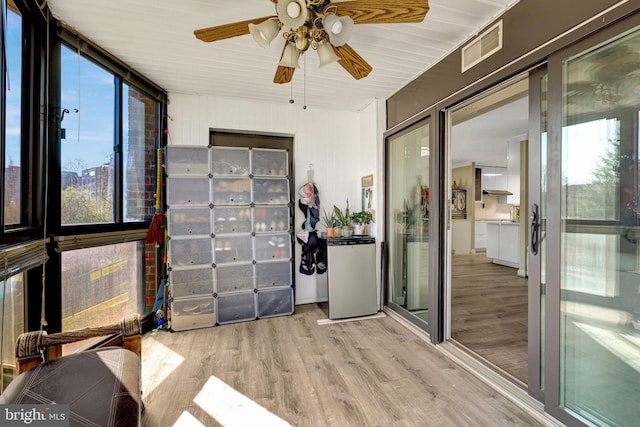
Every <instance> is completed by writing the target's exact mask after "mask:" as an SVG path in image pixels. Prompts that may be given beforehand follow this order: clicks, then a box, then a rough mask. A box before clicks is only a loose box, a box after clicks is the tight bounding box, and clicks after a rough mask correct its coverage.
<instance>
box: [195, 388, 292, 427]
mask: <svg viewBox="0 0 640 427" xmlns="http://www.w3.org/2000/svg"><path fill="white" fill-rule="evenodd" d="M193 401H194V402H195V403H196V404H197V405H198V406H200V407H201V408H202V409H204V410H205V411H206V412H207V413H208V414H209V415H211V416H212V417H213V418H215V420H216V421H218V422H219V423H220V424H222V425H223V426H225V427H246V426H251V425H259V426H260V427H291V424H289V423H288V422H286V421H285V420H283V419H282V418H279V417H278V416H276V415H274V414H272V413H271V412H269V411H268V410H266V409H265V408H263V407H262V406H260V405H258V404H257V403H256V402H254V401H253V400H251V399H249V398H248V397H246V396H245V395H243V394H242V393H239V392H237V391H236V390H234V389H233V388H231V387H230V386H229V385H227V384H225V383H224V382H222V381H220V380H219V379H218V378H216V377H214V376H212V377H210V378H209V380H207V383H206V384H205V385H204V387H202V390H200V392H199V393H198V395H197V396H196V398H195V399H194V400H193Z"/></svg>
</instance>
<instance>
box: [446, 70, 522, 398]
mask: <svg viewBox="0 0 640 427" xmlns="http://www.w3.org/2000/svg"><path fill="white" fill-rule="evenodd" d="M448 118H449V120H448V122H449V124H450V128H449V144H450V145H449V147H450V150H449V158H450V163H449V164H450V174H449V183H450V191H451V199H450V200H451V204H450V232H449V249H450V250H449V251H448V253H449V254H450V255H449V256H450V259H449V262H448V263H447V265H449V266H450V274H449V276H448V277H449V300H450V311H449V314H450V316H449V328H448V330H449V338H450V339H451V340H452V341H453V342H455V343H457V344H459V345H460V346H462V347H463V348H465V349H467V350H469V351H470V352H472V353H473V354H474V355H475V356H478V357H480V358H481V359H483V360H484V361H485V362H486V363H488V364H490V365H492V366H493V367H494V368H495V369H496V370H498V371H499V372H501V373H502V374H504V375H505V376H507V377H509V378H510V379H512V380H513V381H514V382H517V383H519V384H521V385H522V387H526V385H527V383H528V378H527V377H528V328H527V322H528V301H527V298H528V295H527V254H526V250H527V232H526V226H527V223H526V215H525V214H524V213H523V214H522V215H521V214H520V206H521V205H522V206H525V207H526V206H527V185H526V184H527V182H526V181H527V180H526V177H527V147H528V141H527V140H528V129H529V79H528V78H526V76H522V77H520V78H519V79H515V80H512V81H510V82H509V83H508V84H504V85H501V86H500V87H498V88H494V89H492V90H490V91H489V92H487V93H485V94H482V95H481V96H479V97H476V98H474V99H473V100H470V101H468V102H465V103H464V104H462V105H460V106H457V107H455V108H453V109H452V110H451V111H450V112H449V114H448ZM523 212H526V211H523Z"/></svg>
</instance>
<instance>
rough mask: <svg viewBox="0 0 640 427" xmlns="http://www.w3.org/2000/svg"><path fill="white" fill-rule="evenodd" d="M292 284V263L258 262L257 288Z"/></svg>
mask: <svg viewBox="0 0 640 427" xmlns="http://www.w3.org/2000/svg"><path fill="white" fill-rule="evenodd" d="M282 286H291V263H289V262H270V263H264V264H260V263H258V264H256V288H258V289H263V288H273V287H282Z"/></svg>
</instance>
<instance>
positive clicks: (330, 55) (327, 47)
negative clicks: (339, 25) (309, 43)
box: [317, 41, 340, 67]
mask: <svg viewBox="0 0 640 427" xmlns="http://www.w3.org/2000/svg"><path fill="white" fill-rule="evenodd" d="M317 50H318V58H319V59H320V67H324V66H325V65H327V64H332V63H334V62H338V59H340V58H339V57H338V55H336V53H335V52H334V51H333V47H332V46H331V43H329V42H328V41H324V42H322V43H320V44H318V49H317Z"/></svg>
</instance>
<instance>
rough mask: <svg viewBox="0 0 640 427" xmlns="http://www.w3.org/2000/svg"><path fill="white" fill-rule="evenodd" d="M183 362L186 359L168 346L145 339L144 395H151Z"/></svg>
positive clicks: (143, 359)
mask: <svg viewBox="0 0 640 427" xmlns="http://www.w3.org/2000/svg"><path fill="white" fill-rule="evenodd" d="M158 361H160V362H158ZM182 362H184V357H182V356H180V355H179V354H178V353H176V352H175V351H173V350H171V349H170V348H169V347H167V346H166V345H164V344H162V343H160V342H158V341H156V340H155V339H153V338H151V337H149V338H145V339H144V340H143V342H142V391H143V393H144V395H149V394H151V392H152V391H153V390H154V389H155V388H156V387H157V386H158V385H160V384H161V383H162V382H163V381H164V380H165V379H166V378H167V377H168V376H169V375H170V374H171V373H172V372H173V371H174V370H176V368H177V367H178V366H179V365H180V364H181V363H182ZM143 398H144V396H143Z"/></svg>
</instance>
